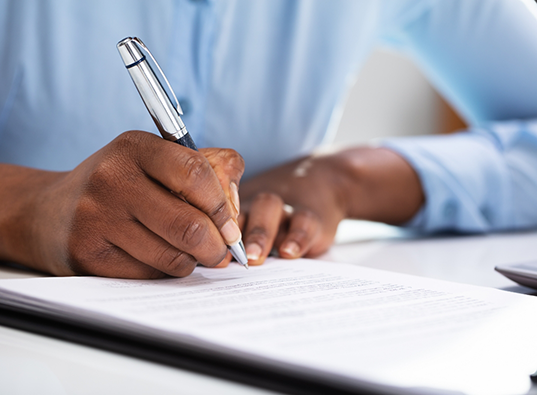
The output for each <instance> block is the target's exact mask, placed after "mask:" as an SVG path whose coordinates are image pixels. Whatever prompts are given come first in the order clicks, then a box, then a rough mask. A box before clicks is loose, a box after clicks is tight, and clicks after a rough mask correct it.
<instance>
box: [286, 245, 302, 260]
mask: <svg viewBox="0 0 537 395" xmlns="http://www.w3.org/2000/svg"><path fill="white" fill-rule="evenodd" d="M282 252H284V253H285V255H288V256H290V257H292V258H298V254H299V253H300V246H299V245H298V244H297V243H296V242H294V241H288V242H287V243H285V244H284V245H283V246H282Z"/></svg>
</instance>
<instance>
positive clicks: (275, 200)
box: [255, 192, 283, 206]
mask: <svg viewBox="0 0 537 395" xmlns="http://www.w3.org/2000/svg"><path fill="white" fill-rule="evenodd" d="M255 201H256V203H261V204H270V205H282V206H283V200H282V198H281V197H280V196H279V195H278V194H276V193H273V192H261V193H259V194H257V196H256V197H255Z"/></svg>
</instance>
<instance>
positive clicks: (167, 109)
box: [117, 37, 187, 141]
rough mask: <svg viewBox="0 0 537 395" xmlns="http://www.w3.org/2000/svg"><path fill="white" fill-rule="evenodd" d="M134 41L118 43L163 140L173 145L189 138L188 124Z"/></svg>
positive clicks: (128, 40) (127, 40) (124, 60)
mask: <svg viewBox="0 0 537 395" xmlns="http://www.w3.org/2000/svg"><path fill="white" fill-rule="evenodd" d="M134 40H136V39H131V38H130V37H129V38H126V39H125V40H122V41H120V42H119V43H118V46H117V48H118V50H119V53H120V55H121V57H122V59H123V62H124V63H125V66H126V67H127V70H128V71H129V74H130V76H131V78H132V80H133V82H134V85H135V86H136V89H137V90H138V93H139V94H140V96H141V97H142V101H143V102H144V104H145V106H146V108H147V111H149V114H150V115H151V118H153V121H154V122H155V125H156V126H157V129H158V130H159V132H160V134H161V135H162V137H164V138H165V139H167V140H171V141H176V140H178V139H181V138H182V137H183V136H184V135H185V134H187V130H186V127H185V124H184V123H183V121H182V119H181V117H180V114H179V112H178V110H177V108H176V107H175V106H174V105H173V103H172V101H171V99H170V97H169V96H168V93H167V92H166V90H165V89H164V87H163V86H162V84H161V82H160V80H159V79H158V77H157V76H156V74H155V72H154V71H153V69H152V68H151V65H150V64H149V63H148V61H147V59H146V57H145V56H144V55H143V54H142V53H141V52H140V50H139V48H138V46H137V44H136V43H135V42H134Z"/></svg>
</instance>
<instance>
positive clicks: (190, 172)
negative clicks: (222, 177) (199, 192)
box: [184, 152, 212, 182]
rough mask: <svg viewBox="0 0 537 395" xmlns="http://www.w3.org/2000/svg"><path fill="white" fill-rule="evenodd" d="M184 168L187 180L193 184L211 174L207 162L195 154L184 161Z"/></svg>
mask: <svg viewBox="0 0 537 395" xmlns="http://www.w3.org/2000/svg"><path fill="white" fill-rule="evenodd" d="M184 168H185V172H186V177H187V179H189V180H192V181H193V182H199V181H200V180H204V179H206V178H207V177H209V176H210V174H211V172H212V168H211V165H210V164H209V162H208V161H207V160H205V158H204V157H203V156H201V154H198V153H195V152H193V155H189V157H188V158H187V159H186V161H185V165H184Z"/></svg>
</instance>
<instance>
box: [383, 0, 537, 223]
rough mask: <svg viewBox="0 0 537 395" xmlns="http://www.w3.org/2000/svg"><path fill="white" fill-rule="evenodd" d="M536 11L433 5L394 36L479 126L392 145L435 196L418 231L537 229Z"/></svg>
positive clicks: (492, 3)
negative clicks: (466, 130) (459, 131)
mask: <svg viewBox="0 0 537 395" xmlns="http://www.w3.org/2000/svg"><path fill="white" fill-rule="evenodd" d="M536 8H537V7H536V5H535V3H534V2H529V1H522V0H487V1H479V2H478V1H464V0H460V1H447V2H446V1H444V2H440V1H433V2H431V7H429V8H428V9H427V10H425V11H424V12H422V13H421V14H420V15H418V16H417V17H416V18H415V19H413V20H412V21H409V22H408V23H407V24H406V25H405V26H403V28H402V29H401V30H400V31H399V32H398V34H397V35H393V37H392V39H394V41H397V42H398V45H400V46H401V47H403V48H404V49H406V50H408V51H409V52H410V53H412V54H413V55H414V56H415V57H416V58H417V59H418V61H419V62H420V63H421V65H422V66H423V68H424V70H425V71H426V73H427V74H428V75H429V76H430V78H431V80H432V81H433V82H434V83H435V84H436V85H437V86H438V87H439V88H440V90H441V91H442V92H443V93H444V94H445V95H446V97H447V98H448V100H449V101H451V102H452V103H453V104H454V106H455V107H456V108H458V109H459V110H460V111H461V113H462V114H464V116H465V118H466V119H467V120H468V121H469V122H470V123H471V124H472V127H471V128H470V130H469V131H468V132H463V133H458V134H455V135H447V136H431V137H417V138H406V139H392V140H388V141H386V142H384V145H385V146H386V147H388V148H390V149H392V150H394V151H396V152H398V153H399V154H400V155H401V156H402V157H404V158H405V159H406V160H407V161H408V162H409V163H410V164H411V165H412V166H413V167H414V169H415V171H416V172H417V174H418V176H419V178H420V180H421V183H422V186H423V189H424V192H425V199H426V201H425V204H424V206H423V207H422V209H421V210H420V211H419V213H418V214H417V215H416V216H415V217H414V218H413V219H412V220H411V221H410V222H409V224H408V226H410V227H414V228H418V229H421V230H425V231H430V232H436V231H445V230H456V231H462V232H486V231H498V230H506V229H520V228H529V227H535V226H537V120H535V118H537V46H536V45H535V37H537V18H536V15H537V11H536ZM455 22H456V23H455ZM532 119H533V120H532Z"/></svg>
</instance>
